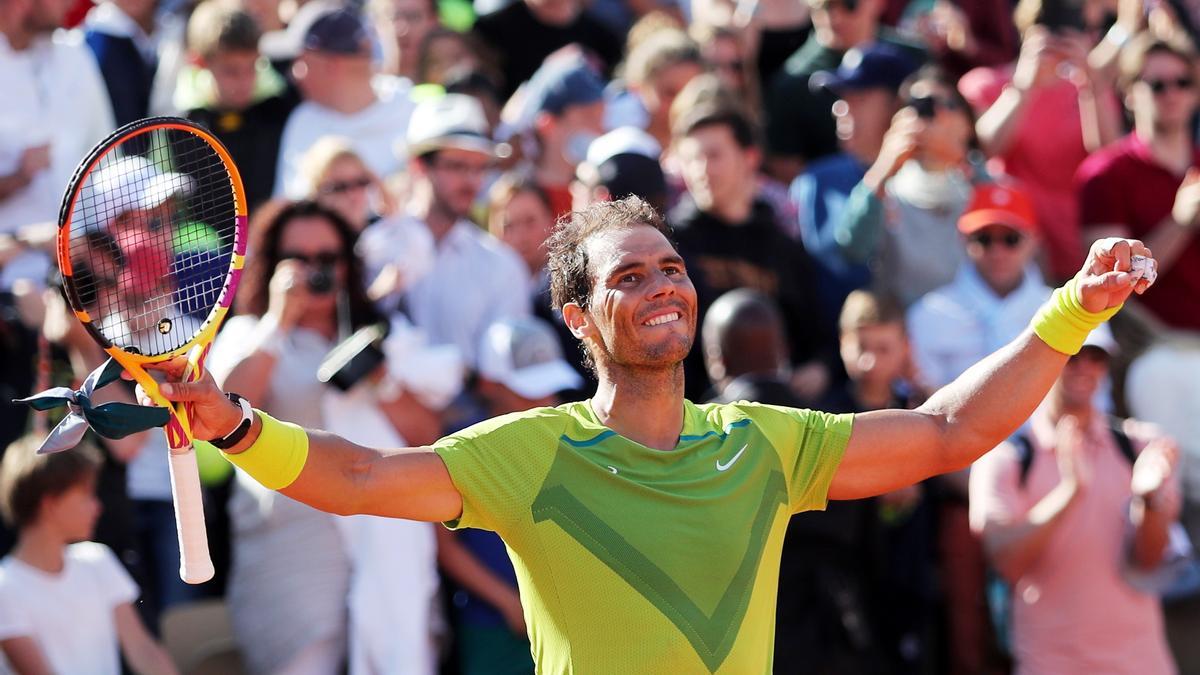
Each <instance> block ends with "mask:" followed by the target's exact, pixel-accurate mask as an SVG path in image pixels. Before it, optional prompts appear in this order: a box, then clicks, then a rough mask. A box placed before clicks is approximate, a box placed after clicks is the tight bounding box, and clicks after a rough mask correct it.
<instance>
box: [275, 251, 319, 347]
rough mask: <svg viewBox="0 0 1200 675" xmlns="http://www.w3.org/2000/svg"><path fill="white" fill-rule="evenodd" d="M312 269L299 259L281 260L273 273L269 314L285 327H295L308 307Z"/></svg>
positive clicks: (280, 325) (279, 324) (281, 326)
mask: <svg viewBox="0 0 1200 675" xmlns="http://www.w3.org/2000/svg"><path fill="white" fill-rule="evenodd" d="M309 273H310V270H309V268H308V265H307V264H306V263H303V262H301V261H299V260H281V261H280V262H279V266H278V267H276V268H275V273H274V274H272V275H271V283H270V286H269V300H268V304H267V316H269V317H271V318H273V319H274V320H275V322H276V324H277V325H278V326H279V327H280V328H283V329H285V330H286V329H290V328H293V327H295V325H296V323H297V322H298V321H299V320H300V318H301V317H302V316H304V312H305V311H306V310H307V308H308V302H309V298H310V296H311V292H310V291H309V287H308V284H309Z"/></svg>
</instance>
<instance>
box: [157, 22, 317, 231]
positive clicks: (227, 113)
mask: <svg viewBox="0 0 1200 675" xmlns="http://www.w3.org/2000/svg"><path fill="white" fill-rule="evenodd" d="M261 36H262V31H261V29H260V28H259V26H258V24H257V23H256V22H255V20H254V17H252V16H251V15H250V14H248V13H247V12H245V11H244V10H242V9H241V8H240V7H238V3H236V2H228V1H226V0H205V1H204V2H202V3H200V4H199V5H198V6H197V7H196V10H195V11H194V12H192V16H191V19H189V20H188V29H187V43H188V55H189V58H190V60H191V62H192V64H193V65H194V66H195V67H196V69H197V70H195V71H194V73H193V77H192V78H191V79H190V80H187V79H183V78H181V80H180V84H179V87H180V90H181V91H183V92H190V96H188V95H184V96H183V98H184V99H185V100H184V101H179V103H181V104H182V106H181V107H184V108H186V109H188V112H187V114H186V117H187V118H188V119H190V120H192V121H193V122H197V123H199V124H202V125H204V126H206V127H208V128H209V129H211V130H212V132H213V134H214V135H215V136H216V137H217V138H218V139H220V140H221V142H222V143H224V144H225V147H227V148H228V149H229V154H230V155H231V156H232V157H233V161H234V162H235V163H236V164H237V166H238V170H239V171H240V172H241V174H242V182H243V183H244V184H245V188H246V201H247V202H248V205H249V207H250V210H251V211H252V212H253V211H254V209H255V207H256V206H258V205H259V204H261V203H262V202H263V201H266V199H267V198H269V197H270V196H271V190H272V189H273V188H274V185H275V165H276V158H277V157H278V156H279V139H280V138H281V137H282V135H283V125H284V124H285V123H286V122H287V119H288V115H289V114H291V112H292V108H294V107H295V106H296V103H297V102H298V101H299V98H298V95H297V94H296V92H295V91H294V90H292V89H290V88H289V87H288V85H287V83H286V82H285V81H284V79H283V78H282V77H281V76H280V75H279V74H278V73H277V72H276V71H275V70H273V69H272V68H271V67H270V65H269V64H268V63H267V61H266V60H265V59H262V58H260V55H259V51H258V41H259V38H260V37H261ZM186 99H190V100H186Z"/></svg>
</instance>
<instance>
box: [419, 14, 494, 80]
mask: <svg viewBox="0 0 1200 675" xmlns="http://www.w3.org/2000/svg"><path fill="white" fill-rule="evenodd" d="M485 49H486V48H485V47H482V46H481V45H480V44H479V40H478V38H477V37H476V36H475V35H473V34H471V33H459V32H458V31H455V30H451V29H449V28H446V27H445V26H436V27H434V28H433V29H432V30H430V31H429V33H427V34H426V35H425V40H424V41H423V42H421V48H420V51H419V52H418V59H417V80H416V82H417V83H418V84H442V83H443V82H445V81H446V78H447V77H448V76H449V75H450V73H451V72H453V71H454V70H457V69H462V68H487V67H488V65H489V61H488V59H487V58H485V57H484V55H483V53H484V50H485Z"/></svg>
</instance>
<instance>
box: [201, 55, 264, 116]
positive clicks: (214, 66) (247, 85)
mask: <svg viewBox="0 0 1200 675" xmlns="http://www.w3.org/2000/svg"><path fill="white" fill-rule="evenodd" d="M204 65H205V67H206V68H208V71H209V72H210V73H212V76H213V82H214V83H215V84H216V88H217V105H218V106H219V107H220V108H222V109H224V110H244V109H246V108H248V107H250V104H251V103H252V102H253V101H254V83H255V81H256V80H257V78H258V52H257V51H254V50H239V51H219V52H217V53H215V54H213V55H212V56H210V57H209V58H207V59H205V60H204Z"/></svg>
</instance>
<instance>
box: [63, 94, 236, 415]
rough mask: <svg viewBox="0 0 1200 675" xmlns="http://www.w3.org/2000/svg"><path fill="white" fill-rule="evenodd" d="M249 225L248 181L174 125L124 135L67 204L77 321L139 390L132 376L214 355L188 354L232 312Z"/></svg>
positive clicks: (98, 151)
mask: <svg viewBox="0 0 1200 675" xmlns="http://www.w3.org/2000/svg"><path fill="white" fill-rule="evenodd" d="M246 223H247V218H246V197H245V191H244V189H243V187H242V181H241V177H240V176H239V174H238V171H237V167H236V166H235V165H234V163H233V160H232V158H231V157H230V156H229V152H228V150H226V149H225V147H224V146H223V145H222V144H221V142H220V141H219V140H217V139H216V138H215V137H214V136H213V135H212V134H211V133H209V132H208V131H207V130H205V129H204V128H203V127H200V126H199V125H196V124H194V123H192V122H190V121H188V120H184V119H180V118H171V117H157V118H150V119H145V120H139V121H136V122H133V123H131V124H128V125H126V126H124V127H121V128H120V129H118V130H117V131H115V132H114V133H113V134H112V135H111V136H109V137H108V138H106V139H105V140H104V141H102V142H100V143H99V144H98V145H97V146H96V147H95V148H93V149H92V151H91V152H90V153H89V154H88V156H87V157H86V158H85V159H84V160H83V161H82V162H81V163H80V165H79V167H78V168H77V169H76V172H75V175H74V177H73V178H72V179H71V182H70V184H69V185H68V186H67V189H66V191H65V193H64V195H63V202H62V208H61V210H60V213H59V230H58V241H57V253H58V264H59V268H60V269H61V271H62V277H63V288H64V291H65V294H66V296H67V300H68V302H69V303H70V305H71V309H72V311H73V312H74V313H75V315H76V317H77V318H78V319H79V320H80V321H81V322H82V323H83V325H84V326H85V328H86V329H87V331H88V333H89V334H90V335H91V336H92V338H94V339H95V340H96V341H97V342H98V343H99V344H100V345H101V346H102V347H103V348H104V349H105V351H107V352H108V353H109V354H110V355H112V356H114V357H115V358H117V359H118V360H119V361H120V362H121V364H122V365H124V366H125V367H126V369H127V370H129V371H130V372H131V374H133V375H134V376H135V378H136V379H137V380H138V381H139V382H142V383H143V385H145V382H144V380H146V379H149V378H144V377H142V375H144V373H139V372H137V371H139V370H141V369H140V368H132V367H130V366H132V365H135V364H144V363H155V362H159V361H165V360H168V359H171V358H174V357H177V356H181V355H183V354H188V353H190V354H191V355H192V358H193V359H196V360H197V361H198V360H200V358H199V357H198V356H197V354H199V356H200V357H202V356H203V352H206V351H207V350H206V349H200V350H193V347H196V346H197V345H205V346H206V345H207V343H208V342H210V341H211V340H212V338H213V336H215V334H216V331H217V329H218V328H219V327H220V324H221V321H222V320H223V319H224V318H225V315H226V314H227V313H228V311H229V307H230V305H231V304H232V303H233V297H234V294H235V292H236V289H237V283H238V281H239V279H240V276H241V269H242V266H243V265H244V263H245V253H246V227H247V225H246ZM154 389H157V387H155V388H154ZM154 393H155V394H157V391H155V392H154ZM156 398H157V397H156Z"/></svg>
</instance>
